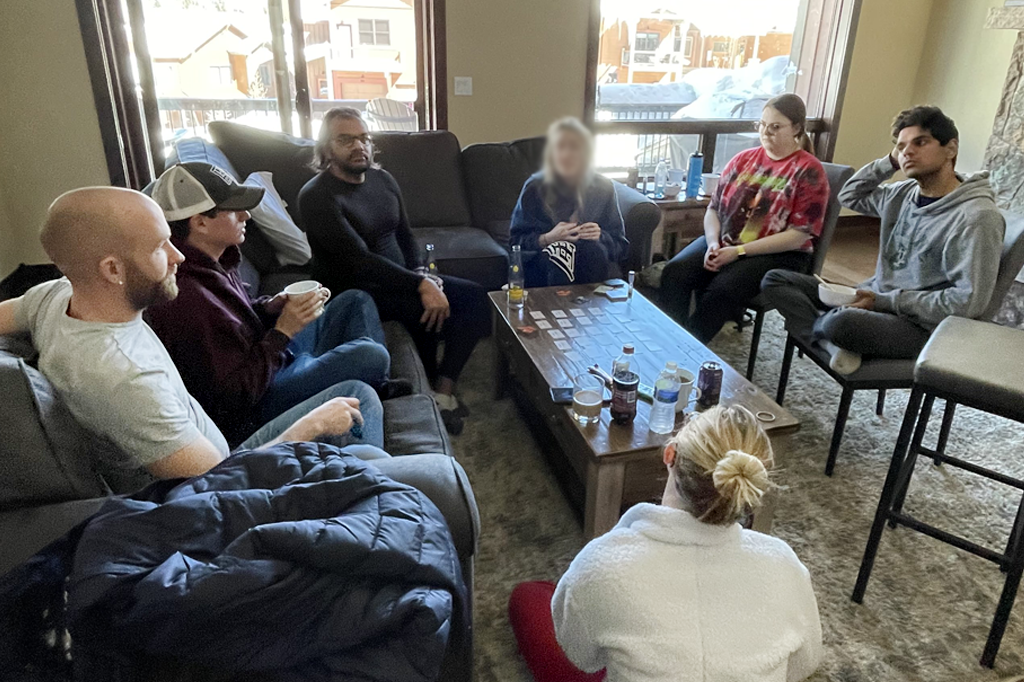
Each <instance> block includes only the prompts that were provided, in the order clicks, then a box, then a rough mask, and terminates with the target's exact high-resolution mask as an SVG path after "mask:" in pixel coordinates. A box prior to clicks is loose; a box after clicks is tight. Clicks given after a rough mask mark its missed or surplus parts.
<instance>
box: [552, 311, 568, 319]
mask: <svg viewBox="0 0 1024 682" xmlns="http://www.w3.org/2000/svg"><path fill="white" fill-rule="evenodd" d="M551 314H552V315H554V316H555V317H566V314H565V311H564V310H552V311H551Z"/></svg>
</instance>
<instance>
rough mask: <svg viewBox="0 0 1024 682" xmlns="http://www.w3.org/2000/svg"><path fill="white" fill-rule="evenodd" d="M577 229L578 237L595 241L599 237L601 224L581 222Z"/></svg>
mask: <svg viewBox="0 0 1024 682" xmlns="http://www.w3.org/2000/svg"><path fill="white" fill-rule="evenodd" d="M578 229H579V233H578V234H579V238H580V239H587V240H590V241H597V240H598V239H600V238H601V226H600V225H598V224H597V223H583V224H582V225H580V226H579V228H578Z"/></svg>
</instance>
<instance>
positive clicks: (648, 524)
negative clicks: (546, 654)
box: [551, 504, 822, 682]
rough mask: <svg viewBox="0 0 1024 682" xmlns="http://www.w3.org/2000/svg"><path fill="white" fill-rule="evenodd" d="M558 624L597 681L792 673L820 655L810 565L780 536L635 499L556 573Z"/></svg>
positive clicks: (767, 677) (781, 677) (760, 679)
mask: <svg viewBox="0 0 1024 682" xmlns="http://www.w3.org/2000/svg"><path fill="white" fill-rule="evenodd" d="M551 612H552V617H553V618H554V623H555V634H556V636H557V637H558V642H559V643H560V644H561V645H562V648H563V649H564V650H565V653H566V655H568V657H569V659H570V660H572V662H573V663H575V664H576V665H577V667H579V668H581V669H583V670H585V671H587V672H596V671H598V670H600V669H601V668H605V667H607V669H608V676H607V680H606V682H794V681H796V680H802V679H804V678H806V677H808V676H809V675H811V673H813V672H814V670H815V669H816V668H817V667H818V665H819V664H820V662H821V658H822V645H821V622H820V621H819V619H818V604H817V601H816V600H815V597H814V591H813V589H812V587H811V579H810V576H809V575H808V573H807V569H806V568H804V565H803V564H802V563H800V560H799V559H798V558H797V557H796V554H794V553H793V550H792V549H790V547H789V545H787V544H786V543H785V542H783V541H782V540H779V539H778V538H774V537H771V536H768V535H763V534H761V533H757V532H754V531H751V530H743V529H742V528H740V526H739V525H738V524H733V525H731V526H712V525H709V524H706V523H702V522H700V521H698V520H697V519H695V518H694V517H693V516H691V515H690V514H687V513H686V512H684V511H680V510H678V509H671V508H669V507H664V506H660V505H653V504H638V505H636V506H634V507H632V508H631V509H630V510H629V511H627V512H626V513H625V514H624V515H623V516H622V518H621V519H620V520H619V523H618V524H617V525H616V526H615V528H614V529H613V530H611V531H609V532H608V533H606V534H605V535H602V536H601V537H599V538H597V539H595V540H592V541H591V542H590V544H588V545H587V546H586V547H584V548H583V551H581V552H580V553H579V555H578V556H577V557H576V558H575V559H574V560H573V562H572V565H571V566H569V570H568V571H566V573H565V575H563V576H562V579H561V580H560V581H559V582H558V588H557V589H556V591H555V596H554V599H552V602H551Z"/></svg>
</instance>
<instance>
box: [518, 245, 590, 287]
mask: <svg viewBox="0 0 1024 682" xmlns="http://www.w3.org/2000/svg"><path fill="white" fill-rule="evenodd" d="M566 243H567V242H555V243H554V244H552V246H556V245H559V244H561V245H564V244H566ZM573 250H574V251H575V253H574V254H573V258H572V265H573V267H572V270H573V278H572V279H570V278H569V275H568V274H566V272H565V271H564V270H563V269H562V267H560V266H559V264H558V263H557V262H556V259H553V258H552V257H551V256H550V255H549V254H548V252H547V251H543V250H541V251H538V252H536V253H534V254H532V255H531V257H530V258H529V260H527V261H526V262H525V263H523V272H524V274H525V275H526V286H527V287H555V286H567V285H569V284H593V283H594V282H603V281H604V280H606V279H608V267H609V262H608V250H607V249H606V248H605V246H604V244H602V243H601V242H599V241H596V240H592V239H580V240H579V241H577V242H576V243H575V246H574V249H573Z"/></svg>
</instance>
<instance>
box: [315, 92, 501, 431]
mask: <svg viewBox="0 0 1024 682" xmlns="http://www.w3.org/2000/svg"><path fill="white" fill-rule="evenodd" d="M314 167H315V168H316V170H317V171H319V172H318V173H317V175H316V176H315V177H314V178H313V179H311V180H310V181H309V182H307V183H306V185H305V187H303V188H302V191H301V192H299V211H300V213H301V215H302V222H303V226H304V228H305V231H306V234H307V236H308V237H309V245H310V248H311V249H312V251H313V273H314V276H315V277H316V278H317V279H318V280H319V281H320V282H321V283H323V284H325V285H327V286H329V287H331V288H332V289H335V290H336V291H342V290H345V289H363V290H365V291H368V292H369V293H370V295H371V296H373V300H374V302H376V304H377V309H378V310H379V311H380V316H381V318H382V319H384V320H397V321H399V322H401V323H402V324H403V325H404V326H405V328H406V329H408V330H409V333H410V334H411V335H412V337H413V340H414V341H415V342H416V346H417V349H418V350H419V354H420V358H421V359H422V360H423V365H424V367H425V368H426V370H427V375H428V376H429V377H430V379H431V381H433V382H434V389H435V392H434V399H435V400H436V401H437V404H438V407H440V409H441V416H442V418H443V419H444V424H445V427H446V428H447V429H448V431H449V432H450V433H453V434H456V435H457V434H459V433H460V432H461V431H462V426H463V423H462V420H463V418H465V417H466V416H467V414H468V412H467V410H466V408H465V407H464V406H463V405H462V404H461V403H459V401H458V400H457V399H456V398H455V395H454V390H455V382H456V381H457V380H458V378H459V374H460V373H461V372H462V369H463V367H465V366H466V362H468V361H469V356H470V354H471V353H472V352H473V348H474V347H475V346H476V344H477V342H478V341H479V340H480V339H482V338H484V337H485V336H487V335H488V334H489V333H490V328H491V310H490V301H488V299H487V293H486V292H485V291H484V289H483V287H481V286H480V285H478V284H476V283H475V282H470V281H469V280H465V279H460V278H457V277H451V276H448V275H440V276H437V275H433V274H429V273H427V271H426V269H425V268H424V267H423V254H422V253H421V252H420V250H419V248H418V247H417V246H416V240H415V239H414V238H413V234H412V229H411V228H410V226H409V217H408V216H407V215H406V213H405V205H404V202H403V199H402V192H401V190H400V189H399V188H398V183H397V182H395V179H394V178H393V177H391V174H390V173H388V172H387V171H385V170H383V169H381V168H380V167H379V166H377V164H376V163H374V160H373V140H372V139H371V138H370V133H369V132H368V131H367V128H366V123H365V122H364V121H363V118H362V114H361V113H360V112H359V111H358V110H357V109H352V108H348V107H342V108H335V109H331V110H330V111H328V112H327V113H326V114H324V120H323V124H322V125H321V126H320V134H319V138H318V140H317V143H316V147H315V150H314ZM449 318H451V319H449ZM440 341H444V357H443V359H442V360H441V363H440V366H439V365H438V362H437V348H438V343H439V342H440Z"/></svg>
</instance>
